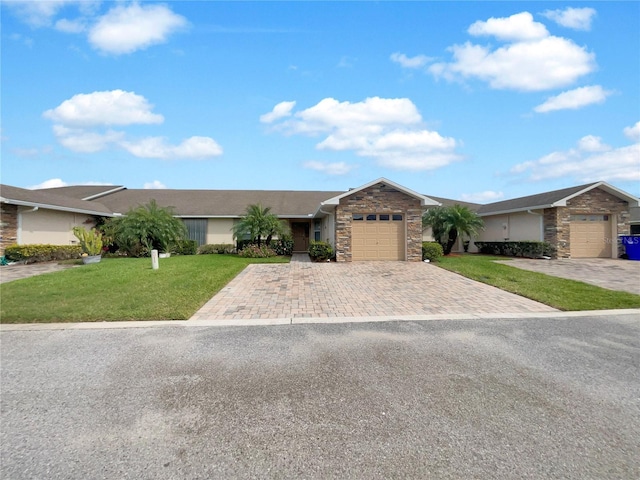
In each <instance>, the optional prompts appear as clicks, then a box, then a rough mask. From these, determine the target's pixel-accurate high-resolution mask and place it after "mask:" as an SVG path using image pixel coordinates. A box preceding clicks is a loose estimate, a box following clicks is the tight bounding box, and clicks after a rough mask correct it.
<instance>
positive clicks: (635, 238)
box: [620, 235, 640, 260]
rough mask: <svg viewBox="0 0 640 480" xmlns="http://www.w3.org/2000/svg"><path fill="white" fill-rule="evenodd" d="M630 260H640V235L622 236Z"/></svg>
mask: <svg viewBox="0 0 640 480" xmlns="http://www.w3.org/2000/svg"><path fill="white" fill-rule="evenodd" d="M620 239H621V240H622V244H623V245H624V249H625V252H626V254H627V258H628V259H629V260H640V235H620Z"/></svg>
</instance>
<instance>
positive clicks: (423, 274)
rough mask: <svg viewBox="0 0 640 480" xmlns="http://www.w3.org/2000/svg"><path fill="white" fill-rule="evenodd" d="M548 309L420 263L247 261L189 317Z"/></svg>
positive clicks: (220, 317)
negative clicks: (264, 262)
mask: <svg viewBox="0 0 640 480" xmlns="http://www.w3.org/2000/svg"><path fill="white" fill-rule="evenodd" d="M551 311H555V309H553V308H551V307H549V306H547V305H543V304H541V303H538V302H534V301H533V300H529V299H527V298H524V297H520V296H518V295H514V294H512V293H507V292H504V291H502V290H499V289H497V288H494V287H491V286H489V285H485V284H482V283H479V282H475V281H473V280H469V279H467V278H464V277H462V276H460V275H457V274H455V273H451V272H448V271H446V270H443V269H441V268H438V267H436V266H435V265H432V264H427V263H413V262H357V263H302V262H295V261H292V262H291V263H289V264H254V265H249V266H248V267H247V268H246V269H245V270H244V271H242V273H240V275H238V276H237V277H236V278H235V279H234V280H232V281H231V282H230V283H229V284H228V285H227V286H226V287H225V288H224V289H222V290H221V291H220V292H219V293H218V294H217V295H216V296H215V297H213V298H212V299H211V300H210V301H209V302H207V303H206V304H205V305H204V306H203V307H202V308H201V309H200V310H199V311H198V312H196V314H195V315H194V316H193V317H191V320H214V319H257V318H265V319H268V318H272V319H275V318H305V317H311V318H315V317H380V316H382V317H398V316H411V315H434V314H469V313H525V312H551Z"/></svg>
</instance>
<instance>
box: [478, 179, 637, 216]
mask: <svg viewBox="0 0 640 480" xmlns="http://www.w3.org/2000/svg"><path fill="white" fill-rule="evenodd" d="M594 188H600V189H602V190H604V191H606V192H608V193H610V194H612V195H614V196H616V197H618V198H621V199H623V200H625V201H626V202H629V206H637V205H638V198H636V197H634V196H633V195H631V194H629V193H626V192H624V191H623V190H620V189H619V188H616V187H614V186H613V185H609V184H608V183H606V182H595V183H588V184H586V185H578V186H576V187H569V188H563V189H560V190H553V191H551V192H544V193H538V194H535V195H528V196H526V197H519V198H513V199H511V200H503V201H501V202H494V203H489V204H487V205H483V206H482V207H480V208H479V209H478V214H479V215H480V216H486V215H497V214H502V213H511V212H520V211H526V210H537V209H542V208H553V207H565V206H566V205H567V202H568V201H569V200H571V199H572V198H575V197H577V196H578V195H582V194H583V193H585V192H588V191H589V190H593V189H594Z"/></svg>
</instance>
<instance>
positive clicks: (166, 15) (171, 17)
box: [89, 3, 188, 55]
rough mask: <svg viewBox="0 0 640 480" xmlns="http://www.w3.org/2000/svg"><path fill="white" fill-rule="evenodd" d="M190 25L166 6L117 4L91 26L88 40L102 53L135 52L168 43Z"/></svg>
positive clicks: (119, 53)
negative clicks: (176, 32)
mask: <svg viewBox="0 0 640 480" xmlns="http://www.w3.org/2000/svg"><path fill="white" fill-rule="evenodd" d="M187 24H188V22H187V20H186V19H185V18H184V17H183V16H181V15H177V14H175V13H173V12H172V11H171V9H169V8H168V7H167V6H165V5H140V4H138V3H133V4H131V5H117V6H115V7H113V8H112V9H111V10H109V11H108V12H107V13H106V14H105V15H104V16H102V17H101V18H100V19H99V20H98V22H97V23H96V24H95V25H94V26H93V27H91V29H90V31H89V43H90V44H91V45H92V46H93V47H94V48H96V49H98V50H100V51H101V52H103V53H110V54H114V55H121V54H125V53H132V52H135V51H136V50H142V49H145V48H148V47H149V46H151V45H155V44H159V43H164V42H166V41H167V38H168V37H169V35H171V34H172V33H174V32H175V31H177V30H180V29H183V28H185V27H186V26H187Z"/></svg>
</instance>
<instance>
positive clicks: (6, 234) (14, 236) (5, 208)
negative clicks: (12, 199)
mask: <svg viewBox="0 0 640 480" xmlns="http://www.w3.org/2000/svg"><path fill="white" fill-rule="evenodd" d="M17 242H18V206H17V205H9V204H7V203H3V204H1V205H0V255H4V249H5V248H6V247H8V246H9V245H13V244H14V243H17Z"/></svg>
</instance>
